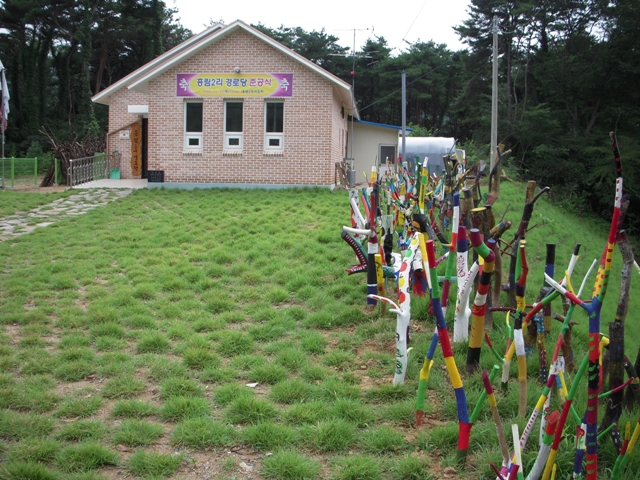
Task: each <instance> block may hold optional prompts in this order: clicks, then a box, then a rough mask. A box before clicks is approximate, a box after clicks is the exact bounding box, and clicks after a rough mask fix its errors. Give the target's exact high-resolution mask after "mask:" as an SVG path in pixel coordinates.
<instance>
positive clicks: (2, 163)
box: [0, 157, 38, 188]
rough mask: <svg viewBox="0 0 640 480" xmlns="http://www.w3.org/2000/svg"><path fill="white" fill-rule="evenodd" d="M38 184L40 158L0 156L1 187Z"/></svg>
mask: <svg viewBox="0 0 640 480" xmlns="http://www.w3.org/2000/svg"><path fill="white" fill-rule="evenodd" d="M16 185H23V186H24V185H33V186H36V187H37V186H38V158H37V157H36V158H14V157H11V158H0V187H11V188H13V187H15V186H16Z"/></svg>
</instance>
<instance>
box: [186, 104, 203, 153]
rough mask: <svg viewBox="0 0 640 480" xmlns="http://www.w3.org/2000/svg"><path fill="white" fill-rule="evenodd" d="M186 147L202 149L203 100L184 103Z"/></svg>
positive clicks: (187, 148) (188, 148)
mask: <svg viewBox="0 0 640 480" xmlns="http://www.w3.org/2000/svg"><path fill="white" fill-rule="evenodd" d="M184 148H185V150H202V102H201V101H198V102H186V103H185V104H184Z"/></svg>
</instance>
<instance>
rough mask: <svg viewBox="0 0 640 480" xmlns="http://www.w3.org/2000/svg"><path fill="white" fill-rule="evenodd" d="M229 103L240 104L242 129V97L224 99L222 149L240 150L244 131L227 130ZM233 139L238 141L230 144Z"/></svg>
mask: <svg viewBox="0 0 640 480" xmlns="http://www.w3.org/2000/svg"><path fill="white" fill-rule="evenodd" d="M230 103H240V104H242V128H243V130H244V102H243V101H242V99H233V100H226V101H225V102H224V150H232V151H242V148H243V145H244V133H243V132H228V131H227V105H228V104H230ZM234 140H235V141H237V142H238V144H237V145H231V141H234Z"/></svg>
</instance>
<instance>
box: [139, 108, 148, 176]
mask: <svg viewBox="0 0 640 480" xmlns="http://www.w3.org/2000/svg"><path fill="white" fill-rule="evenodd" d="M141 153H142V172H141V178H147V171H148V170H149V158H148V153H149V119H148V118H143V119H142V149H141Z"/></svg>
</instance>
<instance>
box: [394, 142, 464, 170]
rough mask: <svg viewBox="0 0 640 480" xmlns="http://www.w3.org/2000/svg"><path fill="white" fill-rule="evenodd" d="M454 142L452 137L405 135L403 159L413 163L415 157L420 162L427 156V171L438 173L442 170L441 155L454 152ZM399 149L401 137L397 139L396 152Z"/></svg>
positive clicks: (400, 147)
mask: <svg viewBox="0 0 640 480" xmlns="http://www.w3.org/2000/svg"><path fill="white" fill-rule="evenodd" d="M455 142H456V141H455V139H454V138H453V137H452V138H448V137H406V139H405V159H406V160H407V162H411V164H413V162H414V161H415V158H416V157H419V158H420V162H422V161H423V160H424V157H428V158H429V160H428V162H427V166H428V168H429V173H435V174H437V175H440V174H441V173H442V170H444V162H443V161H442V157H443V156H445V155H448V154H449V153H455V151H454V150H453V146H454V145H455ZM401 151H402V137H400V138H399V139H398V152H401ZM405 159H403V160H405Z"/></svg>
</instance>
